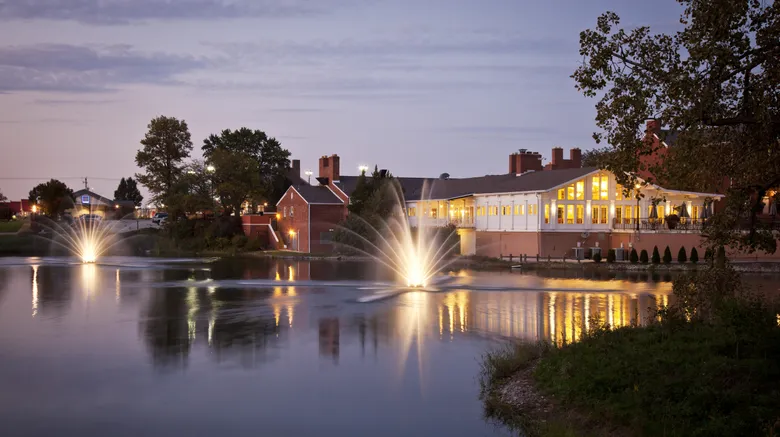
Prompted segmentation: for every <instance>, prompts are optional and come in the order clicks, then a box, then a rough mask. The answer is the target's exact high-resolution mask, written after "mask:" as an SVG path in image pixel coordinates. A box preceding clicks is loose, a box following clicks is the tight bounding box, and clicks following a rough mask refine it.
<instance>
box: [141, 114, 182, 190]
mask: <svg viewBox="0 0 780 437" xmlns="http://www.w3.org/2000/svg"><path fill="white" fill-rule="evenodd" d="M148 129H149V130H148V132H147V133H146V135H145V136H144V139H142V140H141V145H143V148H141V150H139V151H138V153H136V155H135V163H136V164H137V165H138V167H140V168H142V169H144V173H139V174H136V179H138V182H140V183H141V184H142V185H144V186H145V187H146V188H147V189H149V192H150V193H151V194H152V199H153V200H155V201H158V202H159V201H160V200H161V199H163V198H165V197H171V196H173V195H174V193H173V191H174V187H175V186H176V185H177V184H178V183H179V182H180V179H181V177H182V175H183V174H184V167H185V166H184V158H187V157H189V156H190V151H191V150H192V140H191V136H190V131H189V128H188V127H187V122H185V121H184V120H178V119H176V118H174V117H165V116H160V117H157V118H154V119H152V121H151V122H149V125H148Z"/></svg>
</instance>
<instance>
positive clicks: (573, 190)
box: [558, 174, 623, 200]
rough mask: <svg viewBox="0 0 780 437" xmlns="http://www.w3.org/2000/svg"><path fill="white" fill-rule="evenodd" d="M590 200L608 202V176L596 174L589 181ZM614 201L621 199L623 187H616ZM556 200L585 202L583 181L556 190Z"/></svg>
mask: <svg viewBox="0 0 780 437" xmlns="http://www.w3.org/2000/svg"><path fill="white" fill-rule="evenodd" d="M590 186H591V194H590V195H591V199H592V200H609V176H607V175H605V174H597V175H595V176H593V178H592V179H591V184H590ZM615 199H616V200H622V199H623V187H621V186H620V185H617V186H616V190H615ZM558 200H585V179H580V180H579V181H577V182H574V183H573V184H570V185H569V186H567V187H565V188H559V189H558Z"/></svg>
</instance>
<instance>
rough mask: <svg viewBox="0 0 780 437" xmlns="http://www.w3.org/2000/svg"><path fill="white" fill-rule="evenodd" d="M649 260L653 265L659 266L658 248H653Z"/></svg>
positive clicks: (659, 255)
mask: <svg viewBox="0 0 780 437" xmlns="http://www.w3.org/2000/svg"><path fill="white" fill-rule="evenodd" d="M651 260H652V263H653V264H661V254H659V253H658V246H653V257H652V258H651Z"/></svg>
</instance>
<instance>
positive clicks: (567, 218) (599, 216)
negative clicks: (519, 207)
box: [544, 205, 609, 225]
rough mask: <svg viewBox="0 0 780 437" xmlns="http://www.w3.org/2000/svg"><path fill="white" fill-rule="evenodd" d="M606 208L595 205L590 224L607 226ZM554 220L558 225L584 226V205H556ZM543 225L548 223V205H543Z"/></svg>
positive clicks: (607, 212) (607, 211)
mask: <svg viewBox="0 0 780 437" xmlns="http://www.w3.org/2000/svg"><path fill="white" fill-rule="evenodd" d="M607 208H608V207H607V206H600V205H596V206H593V207H592V209H591V214H590V218H591V222H592V223H593V224H594V225H595V224H607V220H608V219H609V210H608V209H607ZM557 209H558V210H557V211H556V213H557V214H556V220H557V222H558V224H560V225H564V224H565V225H574V224H577V225H582V224H585V205H558V208H557ZM544 223H546V224H549V223H550V205H544Z"/></svg>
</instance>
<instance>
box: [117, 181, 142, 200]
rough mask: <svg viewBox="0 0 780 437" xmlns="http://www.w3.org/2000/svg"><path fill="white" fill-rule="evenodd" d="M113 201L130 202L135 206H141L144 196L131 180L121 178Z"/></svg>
mask: <svg viewBox="0 0 780 437" xmlns="http://www.w3.org/2000/svg"><path fill="white" fill-rule="evenodd" d="M114 200H126V201H132V202H133V204H134V205H135V206H141V202H142V201H143V200H144V196H142V195H141V192H140V191H139V190H138V184H137V183H136V182H135V179H133V178H127V179H125V178H122V179H120V180H119V186H118V187H117V188H116V190H115V191H114Z"/></svg>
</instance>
